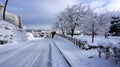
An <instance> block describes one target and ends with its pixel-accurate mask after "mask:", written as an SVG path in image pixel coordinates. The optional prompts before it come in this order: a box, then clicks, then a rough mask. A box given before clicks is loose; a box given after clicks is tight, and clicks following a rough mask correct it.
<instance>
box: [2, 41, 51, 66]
mask: <svg viewBox="0 0 120 67" xmlns="http://www.w3.org/2000/svg"><path fill="white" fill-rule="evenodd" d="M49 49H50V47H49V42H48V40H47V39H41V40H35V41H29V42H26V43H24V44H19V45H15V46H12V47H11V46H9V47H5V48H2V49H0V67H48V66H50V65H49Z"/></svg>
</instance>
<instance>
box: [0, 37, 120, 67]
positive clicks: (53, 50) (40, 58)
mask: <svg viewBox="0 0 120 67" xmlns="http://www.w3.org/2000/svg"><path fill="white" fill-rule="evenodd" d="M54 43H55V44H54ZM65 58H66V60H67V61H68V62H69V63H70V65H71V67H119V65H120V64H118V65H115V63H114V62H113V61H111V59H109V60H105V57H102V58H99V57H98V52H97V50H88V51H86V50H82V49H80V48H78V47H76V46H75V45H73V43H71V42H69V41H68V40H66V39H64V38H62V37H59V36H55V38H53V39H48V38H39V39H33V40H29V41H24V42H20V43H19V44H15V45H6V46H3V47H1V48H0V67H69V65H68V63H67V62H66V60H65Z"/></svg>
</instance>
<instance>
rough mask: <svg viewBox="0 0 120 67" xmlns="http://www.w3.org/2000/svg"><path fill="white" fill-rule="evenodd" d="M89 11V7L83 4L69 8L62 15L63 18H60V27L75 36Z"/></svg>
mask: <svg viewBox="0 0 120 67" xmlns="http://www.w3.org/2000/svg"><path fill="white" fill-rule="evenodd" d="M88 10H89V7H88V6H86V5H83V4H79V5H73V6H71V7H67V8H66V9H65V10H64V11H63V12H61V13H60V16H61V17H59V16H58V18H59V19H58V21H59V22H58V23H60V24H59V25H60V26H61V27H62V28H64V29H66V31H67V32H69V34H70V35H71V36H73V35H74V32H75V30H76V28H77V27H79V26H80V24H81V20H82V19H83V18H84V17H85V15H86V13H87V12H88ZM61 22H62V24H61Z"/></svg>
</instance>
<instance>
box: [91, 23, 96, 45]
mask: <svg viewBox="0 0 120 67" xmlns="http://www.w3.org/2000/svg"><path fill="white" fill-rule="evenodd" d="M94 36H95V32H94V23H92V43H94Z"/></svg>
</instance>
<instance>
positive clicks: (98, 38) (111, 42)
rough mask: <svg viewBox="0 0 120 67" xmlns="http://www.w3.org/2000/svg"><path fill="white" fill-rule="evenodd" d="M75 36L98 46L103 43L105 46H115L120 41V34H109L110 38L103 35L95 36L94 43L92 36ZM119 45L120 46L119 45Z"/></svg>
mask: <svg viewBox="0 0 120 67" xmlns="http://www.w3.org/2000/svg"><path fill="white" fill-rule="evenodd" d="M74 38H77V39H79V40H82V41H87V43H88V44H90V45H96V46H98V45H103V46H104V47H108V46H113V45H116V44H118V43H120V36H108V38H105V37H104V36H102V35H97V36H95V38H94V43H92V37H91V36H87V35H85V36H84V35H79V36H78V35H76V36H74ZM118 47H120V46H118Z"/></svg>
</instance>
